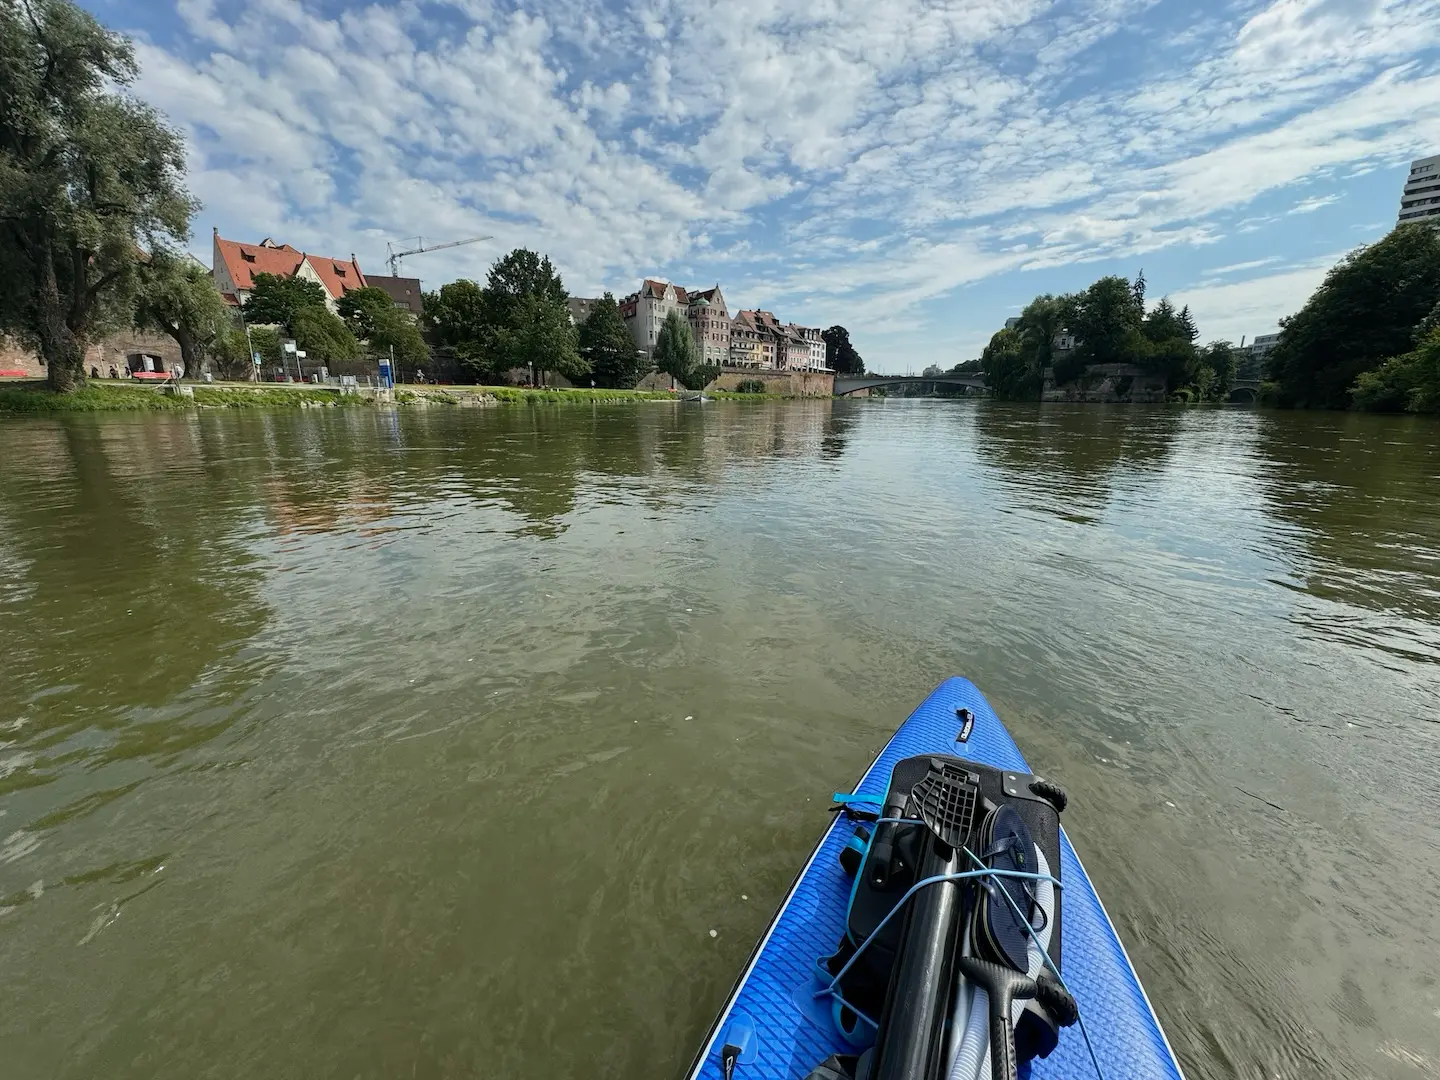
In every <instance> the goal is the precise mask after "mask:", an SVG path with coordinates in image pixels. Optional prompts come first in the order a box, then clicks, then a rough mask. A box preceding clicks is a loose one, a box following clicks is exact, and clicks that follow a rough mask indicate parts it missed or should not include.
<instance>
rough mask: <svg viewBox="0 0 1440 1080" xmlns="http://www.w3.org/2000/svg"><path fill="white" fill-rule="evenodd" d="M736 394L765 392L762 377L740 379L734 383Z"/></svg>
mask: <svg viewBox="0 0 1440 1080" xmlns="http://www.w3.org/2000/svg"><path fill="white" fill-rule="evenodd" d="M735 392H736V393H737V394H763V393H765V380H764V379H741V380H740V381H739V382H738V383H736V384H735Z"/></svg>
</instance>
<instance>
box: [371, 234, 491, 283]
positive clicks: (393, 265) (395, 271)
mask: <svg viewBox="0 0 1440 1080" xmlns="http://www.w3.org/2000/svg"><path fill="white" fill-rule="evenodd" d="M413 239H414V240H415V241H416V243H415V246H414V247H413V248H409V249H407V250H405V251H396V250H395V245H394V244H393V243H391V244H386V245H385V250H386V251H387V252H388V253H389V254H388V255H387V256H386V258H387V260H388V261H389V263H390V276H391V277H399V276H400V260H401V259H403V258H405V256H406V255H423V254H424V253H425V252H427V251H444V250H445V249H446V248H453V247H464V246H465V245H466V244H478V243H480V241H481V240H493V239H495V238H494V237H493V236H472V237H471V238H470V239H469V240H451V241H450V242H449V243H446V244H431V245H430V246H429V247H426V246H425V238H424V237H423V236H416V237H414V238H413ZM405 242H406V241H403V240H402V241H401V243H405Z"/></svg>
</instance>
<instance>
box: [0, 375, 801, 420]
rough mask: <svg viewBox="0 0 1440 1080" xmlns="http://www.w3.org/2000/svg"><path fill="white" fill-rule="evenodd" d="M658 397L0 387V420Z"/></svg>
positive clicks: (544, 391)
mask: <svg viewBox="0 0 1440 1080" xmlns="http://www.w3.org/2000/svg"><path fill="white" fill-rule="evenodd" d="M706 396H707V397H712V398H721V399H739V400H762V399H765V398H771V399H775V398H778V397H781V396H784V395H775V394H736V393H729V392H726V391H706ZM680 398H681V395H680V394H678V393H673V392H669V391H663V390H601V389H593V390H592V389H582V388H578V387H577V388H574V389H569V388H566V389H558V388H553V389H552V388H538V389H530V388H525V387H516V386H397V387H396V388H395V389H394V390H392V391H376V390H374V389H371V388H369V387H357V388H355V389H354V390H352V391H350V392H348V393H342V392H341V390H340V389H338V388H336V387H331V386H305V385H301V384H294V385H284V384H280V385H263V384H255V383H213V384H212V383H193V384H192V383H181V384H179V385H178V386H176V385H170V384H166V385H163V386H135V385H130V384H124V383H120V384H116V383H107V382H103V381H93V382H91V383H90V384H89V385H87V386H86V387H85V388H84V389H83V390H78V391H76V392H75V393H72V394H56V393H53V392H52V391H51V390H50V389H49V388H48V387H47V386H46V384H45V383H44V382H41V381H39V380H29V381H18V380H17V381H14V382H3V383H0V415H10V416H15V415H43V414H49V413H62V412H146V411H169V410H175V409H197V408H198V409H245V408H251V409H254V408H282V409H283V408H293V409H318V408H366V407H371V408H373V407H377V406H380V407H389V406H392V405H421V406H425V405H439V406H471V407H486V406H496V405H526V404H566V403H586V402H597V401H601V402H640V401H676V400H680Z"/></svg>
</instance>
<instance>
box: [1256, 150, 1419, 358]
mask: <svg viewBox="0 0 1440 1080" xmlns="http://www.w3.org/2000/svg"><path fill="white" fill-rule="evenodd" d="M1411 221H1430V222H1432V223H1434V224H1436V225H1440V154H1434V155H1432V156H1430V157H1425V158H1420V160H1418V161H1412V162H1411V163H1410V175H1409V176H1408V177H1407V178H1406V180H1405V190H1404V191H1403V192H1402V193H1401V195H1400V220H1399V221H1398V222H1397V223H1396V224H1399V225H1404V224H1407V223H1408V222H1411ZM1257 340H1258V339H1257Z"/></svg>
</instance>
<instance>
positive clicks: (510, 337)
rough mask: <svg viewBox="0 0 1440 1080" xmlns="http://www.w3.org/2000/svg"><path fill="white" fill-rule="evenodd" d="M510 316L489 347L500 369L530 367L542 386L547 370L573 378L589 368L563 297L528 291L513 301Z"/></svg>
mask: <svg viewBox="0 0 1440 1080" xmlns="http://www.w3.org/2000/svg"><path fill="white" fill-rule="evenodd" d="M509 318H510V319H511V325H507V326H503V327H501V328H500V329H499V330H498V331H496V333H495V339H494V344H493V346H492V348H493V351H494V356H495V358H496V362H497V364H498V366H499V367H500V369H502V370H507V369H509V368H529V369H530V370H531V371H532V372H534V375H535V381H536V382H537V383H540V384H542V385H543V383H544V382H545V373H546V372H547V371H554V372H557V373H558V374H560V375H564V376H565V377H566V378H567V379H576V378H579V377H580V376H581V375H583V374H585V373H586V372H588V371H589V370H590V369H589V366H588V365H587V364H586V363H585V361H584V359H583V358H582V357H581V356H580V349H579V340H578V335H577V334H576V333H575V327H574V326H572V325H571V323H570V309H569V308H568V307H567V306H566V305H565V302H564V301H563V300H561V301H556V299H555V298H554V297H553V296H550V295H546V294H545V293H543V292H537V293H530V294H528V295H524V296H521V297H519V298H518V300H516V302H515V304H514V306H513V307H512V308H511V309H510V313H509Z"/></svg>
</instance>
